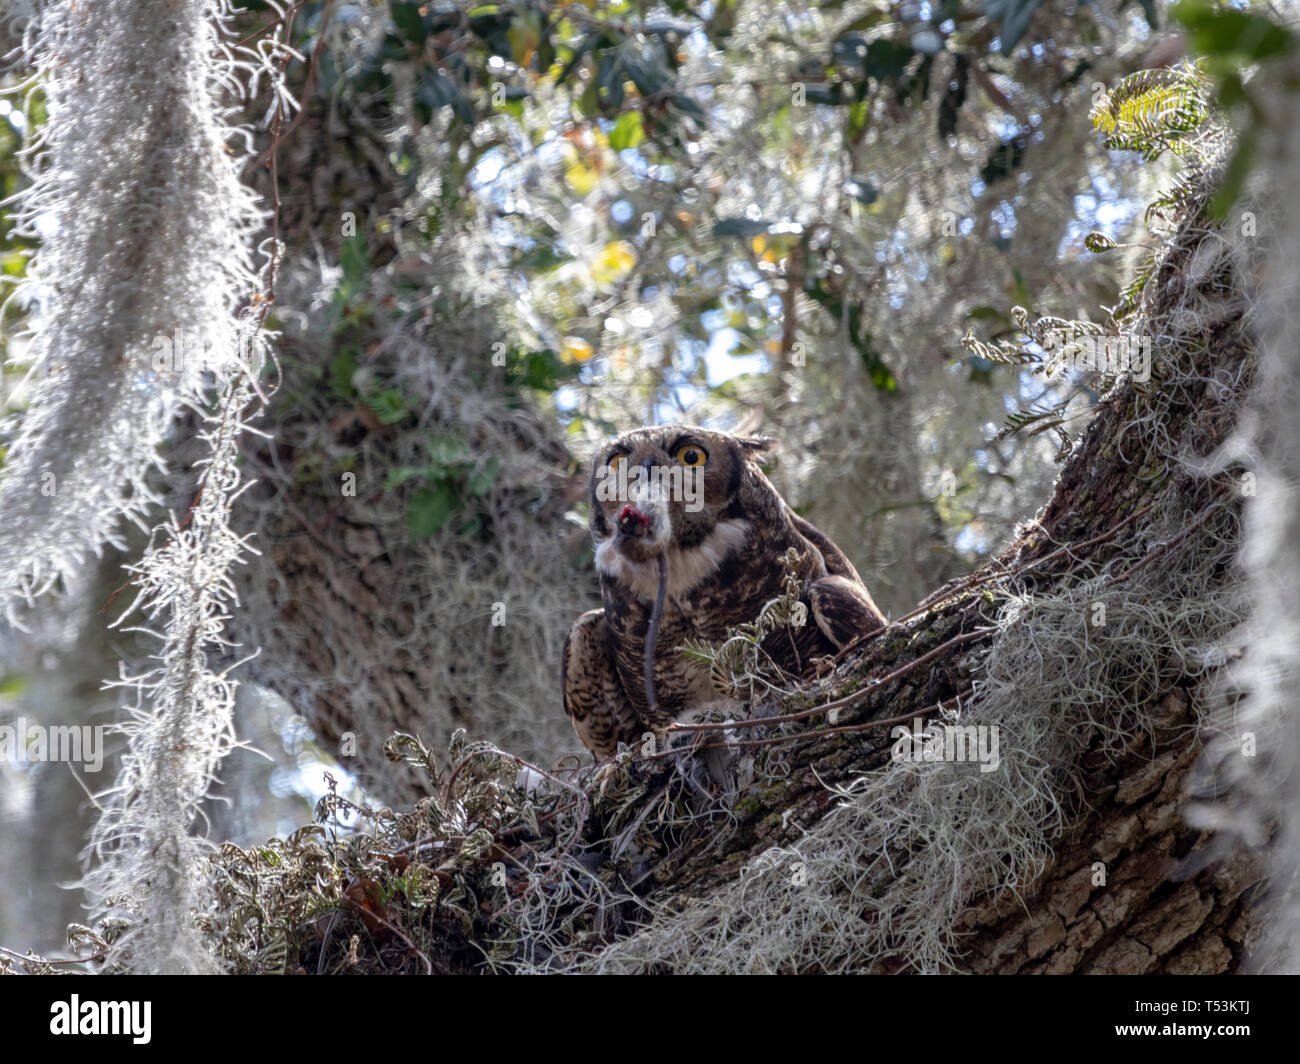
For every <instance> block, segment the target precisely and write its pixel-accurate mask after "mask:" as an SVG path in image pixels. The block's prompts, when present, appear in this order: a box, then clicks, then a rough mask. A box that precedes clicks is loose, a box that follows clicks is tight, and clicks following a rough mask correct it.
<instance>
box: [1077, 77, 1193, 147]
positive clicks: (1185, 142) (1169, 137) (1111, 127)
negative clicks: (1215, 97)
mask: <svg viewBox="0 0 1300 1064" xmlns="http://www.w3.org/2000/svg"><path fill="white" fill-rule="evenodd" d="M1211 88H1212V86H1211V82H1210V81H1209V79H1208V78H1206V77H1205V76H1204V75H1202V74H1201V72H1200V70H1199V69H1198V68H1196V67H1187V68H1184V69H1181V70H1140V71H1138V72H1137V73H1136V74H1130V75H1129V76H1128V77H1126V78H1124V79H1123V80H1122V81H1121V82H1120V83H1119V84H1118V85H1117V86H1116V87H1115V88H1114V89H1112V90H1111V91H1110V92H1108V93H1107V94H1106V95H1105V96H1104V97H1103V98H1102V99H1101V100H1099V101H1098V102H1097V104H1096V106H1094V107H1093V109H1092V111H1091V112H1090V113H1089V118H1091V119H1092V124H1093V126H1094V127H1095V128H1097V129H1099V130H1100V131H1101V132H1102V133H1104V134H1105V136H1106V141H1105V144H1106V147H1108V148H1115V149H1119V150H1124V151H1138V152H1141V153H1142V155H1143V156H1144V157H1145V158H1146V159H1147V160H1148V161H1149V160H1152V159H1155V158H1157V157H1159V156H1160V155H1162V154H1163V153H1164V152H1166V151H1172V152H1176V153H1180V154H1181V153H1183V152H1186V151H1188V150H1190V149H1191V147H1192V143H1191V140H1190V134H1192V133H1195V132H1196V131H1197V130H1199V129H1200V128H1201V127H1202V126H1204V125H1205V124H1206V123H1207V122H1208V121H1210V119H1211V115H1212V104H1211V97H1210V93H1211Z"/></svg>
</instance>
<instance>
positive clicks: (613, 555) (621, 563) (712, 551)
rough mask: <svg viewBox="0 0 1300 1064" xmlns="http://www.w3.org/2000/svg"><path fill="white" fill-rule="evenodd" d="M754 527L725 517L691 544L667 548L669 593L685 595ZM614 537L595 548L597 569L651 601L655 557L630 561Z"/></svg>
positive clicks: (656, 583) (656, 576)
mask: <svg viewBox="0 0 1300 1064" xmlns="http://www.w3.org/2000/svg"><path fill="white" fill-rule="evenodd" d="M753 527H754V526H753V525H752V524H750V522H748V521H746V520H744V519H743V518H729V519H724V520H721V521H719V522H718V523H717V525H715V526H714V528H713V531H711V532H710V533H709V534H708V535H707V536H705V537H704V539H703V540H702V541H701V542H700V543H698V544H696V545H695V546H694V547H687V548H685V549H682V548H680V547H669V548H668V594H669V596H670V597H673V598H676V597H677V596H679V595H684V594H686V592H688V591H690V590H691V589H692V588H694V587H697V586H699V584H701V583H702V582H703V581H705V580H707V579H708V578H709V577H710V576H712V575H713V574H714V573H716V572H717V571H718V568H719V567H720V566H721V565H722V563H723V562H724V561H726V560H727V558H729V557H730V556H731V555H732V554H734V553H735V552H736V551H738V550H740V548H741V547H743V546H744V545H745V543H746V542H747V541H748V539H749V534H750V532H751V531H753ZM617 538H618V537H617V536H615V535H611V536H609V537H608V538H607V539H606V540H605V541H604V542H603V543H601V544H600V545H599V546H598V547H597V548H596V569H597V571H598V572H601V573H603V574H604V575H606V576H608V577H611V578H612V579H614V580H617V581H618V582H619V583H621V584H623V585H624V586H625V587H627V588H629V589H631V590H632V591H633V592H635V593H636V595H637V596H638V597H640V598H642V599H645V600H646V601H647V602H653V601H654V599H655V595H656V594H657V593H658V591H659V571H658V566H657V564H656V562H655V559H654V558H650V559H649V560H647V561H644V562H634V561H632V560H631V559H630V558H628V557H627V556H625V555H624V554H622V553H621V552H620V551H619V549H618V547H617V546H615V540H616V539H617Z"/></svg>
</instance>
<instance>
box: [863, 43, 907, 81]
mask: <svg viewBox="0 0 1300 1064" xmlns="http://www.w3.org/2000/svg"><path fill="white" fill-rule="evenodd" d="M914 55H916V52H915V51H914V50H913V49H912V48H911V47H909V46H908V45H906V44H900V43H899V42H898V41H891V40H888V39H886V38H883V37H881V38H877V39H876V40H874V41H872V42H871V44H870V45H869V46H868V48H867V56H866V62H865V63H864V64H863V66H864V69H865V70H866V72H867V73H868V74H870V75H871V76H872V77H873V78H875V79H876V80H877V81H893V80H895V79H897V78H898V77H899V76H900V75H901V74H902V73H903V68H904V67H906V66H907V64H908V63H909V62H910V61H911V59H912V56H914Z"/></svg>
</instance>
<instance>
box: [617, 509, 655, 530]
mask: <svg viewBox="0 0 1300 1064" xmlns="http://www.w3.org/2000/svg"><path fill="white" fill-rule="evenodd" d="M615 524H616V525H617V526H618V530H619V532H621V533H622V534H623V535H625V536H628V537H631V538H633V539H639V538H641V537H642V536H644V535H646V534H647V533H648V532H649V531H650V515H649V514H646V513H642V512H641V511H640V510H638V509H637V508H636V507H635V506H633V505H632V504H631V503H628V505H626V506H624V507H623V509H621V510H619V512H618V520H617V521H616V522H615Z"/></svg>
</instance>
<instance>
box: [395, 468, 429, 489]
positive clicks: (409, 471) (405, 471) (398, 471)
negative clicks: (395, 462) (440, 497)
mask: <svg viewBox="0 0 1300 1064" xmlns="http://www.w3.org/2000/svg"><path fill="white" fill-rule="evenodd" d="M431 472H432V471H431V470H430V469H429V468H428V467H427V466H397V467H396V468H394V469H390V470H389V471H388V474H387V476H385V477H384V490H385V491H393V490H395V489H397V488H400V487H401V486H402V485H403V484H405V483H406V482H407V481H408V480H410V479H412V478H413V477H429V476H430V475H431Z"/></svg>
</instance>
